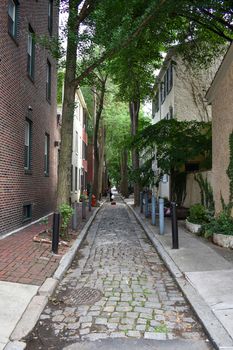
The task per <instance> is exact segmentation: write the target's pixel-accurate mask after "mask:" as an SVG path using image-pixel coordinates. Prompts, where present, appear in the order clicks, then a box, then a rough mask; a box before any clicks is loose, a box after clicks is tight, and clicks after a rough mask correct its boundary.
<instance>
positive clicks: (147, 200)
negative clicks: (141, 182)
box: [145, 191, 149, 218]
mask: <svg viewBox="0 0 233 350" xmlns="http://www.w3.org/2000/svg"><path fill="white" fill-rule="evenodd" d="M148 217H149V198H148V191H146V193H145V218H148Z"/></svg>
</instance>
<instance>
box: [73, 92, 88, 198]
mask: <svg viewBox="0 0 233 350" xmlns="http://www.w3.org/2000/svg"><path fill="white" fill-rule="evenodd" d="M75 103H76V108H75V112H74V123H73V150H72V165H73V191H71V201H72V202H75V201H77V202H78V201H79V199H80V194H81V174H82V173H83V172H84V170H83V165H82V144H83V143H82V132H83V115H84V109H86V105H85V101H84V99H83V96H82V92H81V90H80V89H79V90H78V91H77V92H76V96H75ZM76 133H77V135H78V139H77V136H76ZM75 167H77V190H75Z"/></svg>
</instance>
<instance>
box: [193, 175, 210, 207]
mask: <svg viewBox="0 0 233 350" xmlns="http://www.w3.org/2000/svg"><path fill="white" fill-rule="evenodd" d="M194 179H195V180H196V181H197V183H198V185H199V187H200V190H201V204H202V205H204V206H205V208H207V209H208V211H209V212H210V213H212V214H214V196H213V188H212V186H211V184H210V183H209V182H208V180H207V178H205V179H204V177H203V176H202V174H195V176H194Z"/></svg>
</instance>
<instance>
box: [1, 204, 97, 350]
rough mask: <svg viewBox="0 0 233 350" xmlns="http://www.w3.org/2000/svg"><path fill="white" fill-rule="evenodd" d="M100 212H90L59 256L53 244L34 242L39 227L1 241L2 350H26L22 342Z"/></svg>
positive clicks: (31, 227) (22, 231) (37, 224)
mask: <svg viewBox="0 0 233 350" xmlns="http://www.w3.org/2000/svg"><path fill="white" fill-rule="evenodd" d="M98 210H99V208H92V211H91V212H89V211H88V210H87V212H86V213H87V217H86V219H85V220H79V224H78V228H77V230H76V231H72V235H73V239H72V241H71V242H70V247H66V246H61V247H59V252H58V255H54V254H52V252H51V245H50V244H46V243H44V244H43V243H37V242H34V241H33V237H34V236H35V235H36V234H38V233H39V232H41V231H42V230H43V226H42V225H40V224H39V223H35V224H32V225H30V226H29V227H26V228H23V229H22V230H18V232H16V233H14V234H12V235H10V236H7V237H5V238H3V239H1V240H0V350H3V349H6V350H21V349H24V347H25V344H24V343H23V342H20V339H21V338H23V336H25V335H26V334H27V333H28V332H30V330H31V329H33V327H34V325H35V324H36V322H37V320H38V318H39V316H40V313H41V312H42V311H43V309H44V307H45V305H46V304H47V301H48V298H49V297H50V295H52V293H53V291H54V289H55V288H56V286H57V284H58V282H59V281H60V279H61V278H62V277H63V275H64V273H65V272H66V270H67V269H68V267H69V266H70V264H71V262H72V260H73V256H74V254H75V252H76V251H77V249H78V247H79V246H80V244H81V242H82V241H83V239H84V238H85V235H86V233H87V230H88V228H89V227H90V225H91V223H92V221H93V220H94V218H95V216H96V214H97V212H98ZM79 217H80V218H81V206H80V215H79ZM50 223H51V220H50ZM10 340H11V341H10Z"/></svg>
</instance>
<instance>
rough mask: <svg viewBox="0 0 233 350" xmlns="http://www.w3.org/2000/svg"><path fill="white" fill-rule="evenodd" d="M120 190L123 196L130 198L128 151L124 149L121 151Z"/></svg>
mask: <svg viewBox="0 0 233 350" xmlns="http://www.w3.org/2000/svg"><path fill="white" fill-rule="evenodd" d="M120 191H121V194H122V196H124V197H126V198H128V196H129V194H128V152H127V150H126V149H123V150H122V152H121V184H120Z"/></svg>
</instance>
